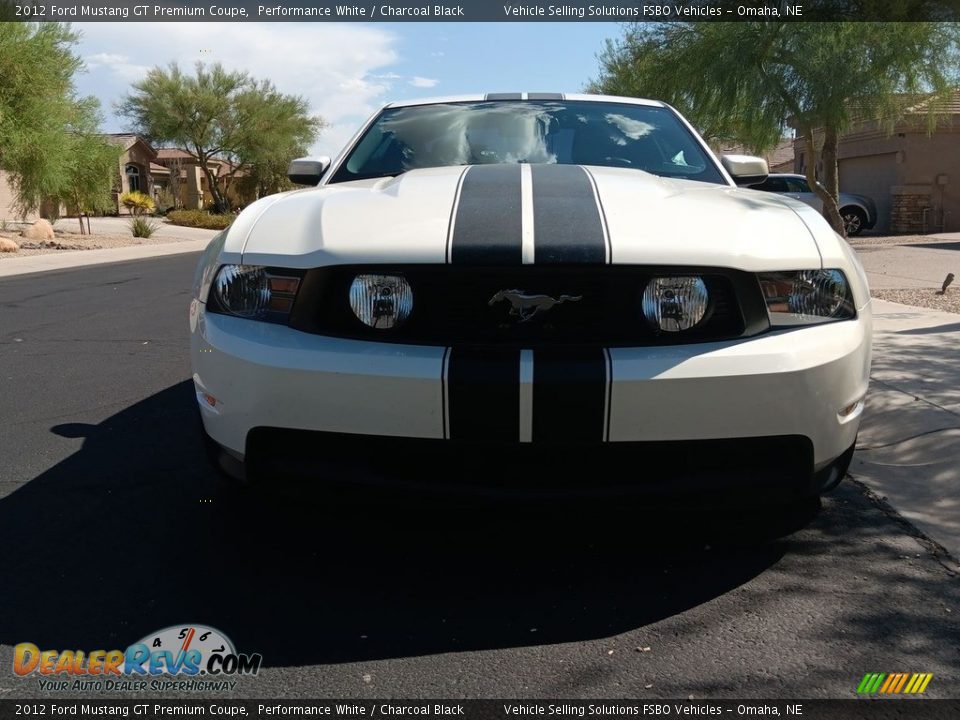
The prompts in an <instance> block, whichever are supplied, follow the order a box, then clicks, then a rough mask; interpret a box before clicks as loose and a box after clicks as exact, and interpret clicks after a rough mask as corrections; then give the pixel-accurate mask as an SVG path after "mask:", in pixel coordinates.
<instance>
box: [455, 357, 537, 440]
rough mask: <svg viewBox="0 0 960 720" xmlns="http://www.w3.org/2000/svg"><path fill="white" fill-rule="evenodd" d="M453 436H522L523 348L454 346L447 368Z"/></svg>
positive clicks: (481, 438) (507, 437) (473, 438)
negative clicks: (521, 376)
mask: <svg viewBox="0 0 960 720" xmlns="http://www.w3.org/2000/svg"><path fill="white" fill-rule="evenodd" d="M447 398H448V401H447V402H448V406H449V422H450V439H451V440H468V441H470V440H476V441H492V442H504V443H515V442H518V441H519V439H520V350H518V349H514V348H490V347H487V348H483V347H455V348H452V349H451V350H450V361H449V366H448V369H447Z"/></svg>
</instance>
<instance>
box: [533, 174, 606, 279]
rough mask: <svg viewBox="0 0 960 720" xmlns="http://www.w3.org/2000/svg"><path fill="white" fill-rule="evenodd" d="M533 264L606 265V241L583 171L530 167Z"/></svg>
mask: <svg viewBox="0 0 960 720" xmlns="http://www.w3.org/2000/svg"><path fill="white" fill-rule="evenodd" d="M531 170H532V172H533V177H532V179H533V228H534V245H533V247H534V252H533V257H534V262H536V263H537V264H544V265H550V264H561V263H601V264H602V263H605V262H606V260H607V241H606V238H605V236H604V234H603V224H602V220H601V218H600V212H599V210H597V200H596V198H595V197H594V194H593V185H592V183H591V182H590V178H589V177H588V176H587V172H586V170H584V169H583V168H582V167H580V166H579V165H531Z"/></svg>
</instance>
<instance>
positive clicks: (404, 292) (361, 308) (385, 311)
mask: <svg viewBox="0 0 960 720" xmlns="http://www.w3.org/2000/svg"><path fill="white" fill-rule="evenodd" d="M350 307H351V309H352V310H353V314H354V315H356V316H357V318H358V319H359V320H360V322H362V323H363V324H364V325H367V326H369V327H372V328H378V329H388V328H392V327H396V326H398V325H402V324H403V321H404V320H406V319H407V318H408V317H409V316H410V311H411V310H413V291H412V290H411V289H410V283H408V282H407V281H406V279H405V278H404V277H402V276H400V275H357V277H355V278H354V279H353V283H351V285H350Z"/></svg>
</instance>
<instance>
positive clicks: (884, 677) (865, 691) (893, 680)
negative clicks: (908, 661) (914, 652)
mask: <svg viewBox="0 0 960 720" xmlns="http://www.w3.org/2000/svg"><path fill="white" fill-rule="evenodd" d="M932 679H933V673H889V674H887V673H867V674H866V675H864V676H863V679H862V680H861V681H860V684H859V685H857V693H858V694H859V695H872V694H880V695H899V694H901V693H902V694H904V695H919V694H921V693H924V692H926V689H927V685H929V684H930V681H931V680H932Z"/></svg>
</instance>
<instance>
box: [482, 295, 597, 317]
mask: <svg viewBox="0 0 960 720" xmlns="http://www.w3.org/2000/svg"><path fill="white" fill-rule="evenodd" d="M582 298H583V295H561V296H560V297H559V298H552V297H550V296H549V295H524V294H523V290H501V291H500V292H498V293H497V294H496V295H494V296H493V297H492V298H490V302H488V303H487V304H488V305H493V304H494V303H498V302H500V301H501V300H508V301H509V302H510V314H511V315H519V316H520V322H527V320H531V319H532V318H533V316H534V315H536V314H537V313H538V312H541V311H542V312H546V311H547V310H551V309H552V308H553V306H554V305H559V304H560V303H565V302H577V301H578V300H581V299H582Z"/></svg>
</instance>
